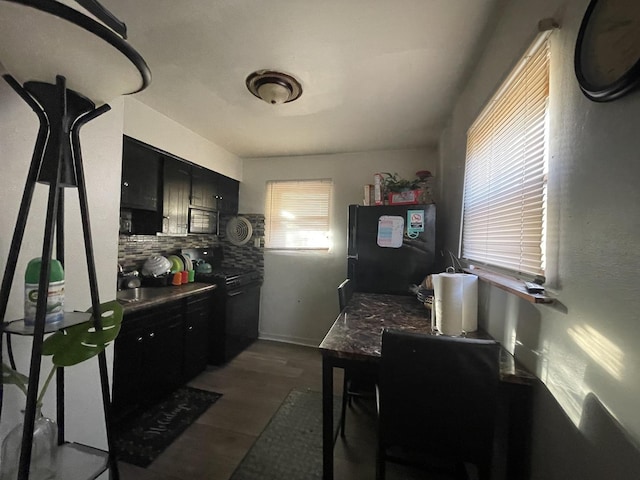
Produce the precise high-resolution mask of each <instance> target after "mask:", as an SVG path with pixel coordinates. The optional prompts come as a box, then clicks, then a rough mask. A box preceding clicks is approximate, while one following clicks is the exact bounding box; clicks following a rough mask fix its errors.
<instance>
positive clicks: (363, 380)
mask: <svg viewBox="0 0 640 480" xmlns="http://www.w3.org/2000/svg"><path fill="white" fill-rule="evenodd" d="M353 292H354V282H353V280H351V279H346V280H345V281H344V282H342V283H341V284H340V285H339V286H338V300H339V303H340V311H342V310H344V309H345V307H346V306H347V304H348V303H349V301H350V300H351V297H352V296H353ZM374 392H375V377H374V376H373V375H372V374H371V373H370V372H368V371H364V370H361V369H357V368H355V367H348V368H345V369H344V381H343V384H342V411H341V413H340V435H341V436H343V437H344V429H345V423H346V418H347V405H349V406H350V405H351V401H352V399H353V398H358V397H369V398H371V397H373V395H374Z"/></svg>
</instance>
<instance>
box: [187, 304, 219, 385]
mask: <svg viewBox="0 0 640 480" xmlns="http://www.w3.org/2000/svg"><path fill="white" fill-rule="evenodd" d="M212 303H213V302H212V296H211V295H199V296H195V297H190V298H188V299H187V313H186V317H185V324H184V365H183V369H182V376H183V381H185V382H188V381H189V380H191V379H192V378H193V377H195V376H196V375H198V374H199V373H200V372H202V371H203V370H204V369H205V368H206V367H207V361H208V357H209V326H210V325H211V316H212V315H213V309H212Z"/></svg>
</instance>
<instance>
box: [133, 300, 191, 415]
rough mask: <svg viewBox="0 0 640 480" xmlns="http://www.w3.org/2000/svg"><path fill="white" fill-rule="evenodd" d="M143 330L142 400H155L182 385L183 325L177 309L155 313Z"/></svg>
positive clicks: (151, 401) (146, 401) (147, 401)
mask: <svg viewBox="0 0 640 480" xmlns="http://www.w3.org/2000/svg"><path fill="white" fill-rule="evenodd" d="M151 322H152V325H150V326H149V328H148V330H147V331H146V338H145V341H144V345H145V348H144V360H143V371H144V380H143V386H144V389H143V395H144V398H143V399H142V403H145V404H149V403H154V402H156V401H157V400H159V399H160V398H162V397H163V396H164V395H166V394H168V393H170V392H171V391H173V390H175V389H176V388H178V387H179V386H180V385H181V384H182V361H183V360H182V356H183V345H182V328H183V316H182V311H181V310H180V309H172V310H170V311H168V312H163V311H160V312H157V313H156V314H155V315H154V318H153V319H151Z"/></svg>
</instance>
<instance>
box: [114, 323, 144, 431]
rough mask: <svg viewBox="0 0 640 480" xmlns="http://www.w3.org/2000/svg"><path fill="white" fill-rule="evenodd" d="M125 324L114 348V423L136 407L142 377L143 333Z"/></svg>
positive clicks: (141, 330)
mask: <svg viewBox="0 0 640 480" xmlns="http://www.w3.org/2000/svg"><path fill="white" fill-rule="evenodd" d="M126 318H127V317H125V319H126ZM125 322H126V320H125ZM125 322H123V327H122V330H121V331H120V334H119V335H118V337H117V338H116V341H115V346H114V359H113V399H112V404H113V417H114V421H115V422H118V421H119V420H121V419H123V418H124V417H126V416H127V415H128V414H130V413H132V412H133V411H135V409H136V408H137V407H138V405H139V403H140V399H141V394H142V391H141V388H142V383H141V382H142V378H143V377H144V371H143V358H144V345H143V343H144V337H145V334H144V331H143V329H142V328H134V329H129V328H127V327H126V326H127V323H125Z"/></svg>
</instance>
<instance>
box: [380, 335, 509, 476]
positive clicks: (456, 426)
mask: <svg viewBox="0 0 640 480" xmlns="http://www.w3.org/2000/svg"><path fill="white" fill-rule="evenodd" d="M499 357H500V345H499V344H498V343H496V342H494V341H492V340H472V339H467V338H458V337H446V336H436V335H423V334H417V333H410V332H406V331H384V332H383V335H382V358H381V361H380V372H379V383H378V410H379V415H378V454H377V468H376V478H377V480H383V479H384V477H385V467H386V462H387V461H392V462H394V461H395V462H398V463H406V464H417V465H421V466H422V467H425V468H429V467H434V465H435V466H438V467H442V466H443V465H453V466H455V467H456V471H457V472H458V473H460V474H464V475H465V476H464V477H463V478H467V477H466V472H467V470H468V469H467V467H468V466H469V464H471V465H475V467H476V469H477V474H478V476H479V478H480V479H482V480H487V479H489V478H490V476H491V465H492V461H491V460H492V455H493V436H494V428H495V420H496V407H497V403H498V388H499V375H500V367H499ZM442 462H445V463H442ZM471 470H472V471H473V470H474V469H471Z"/></svg>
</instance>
